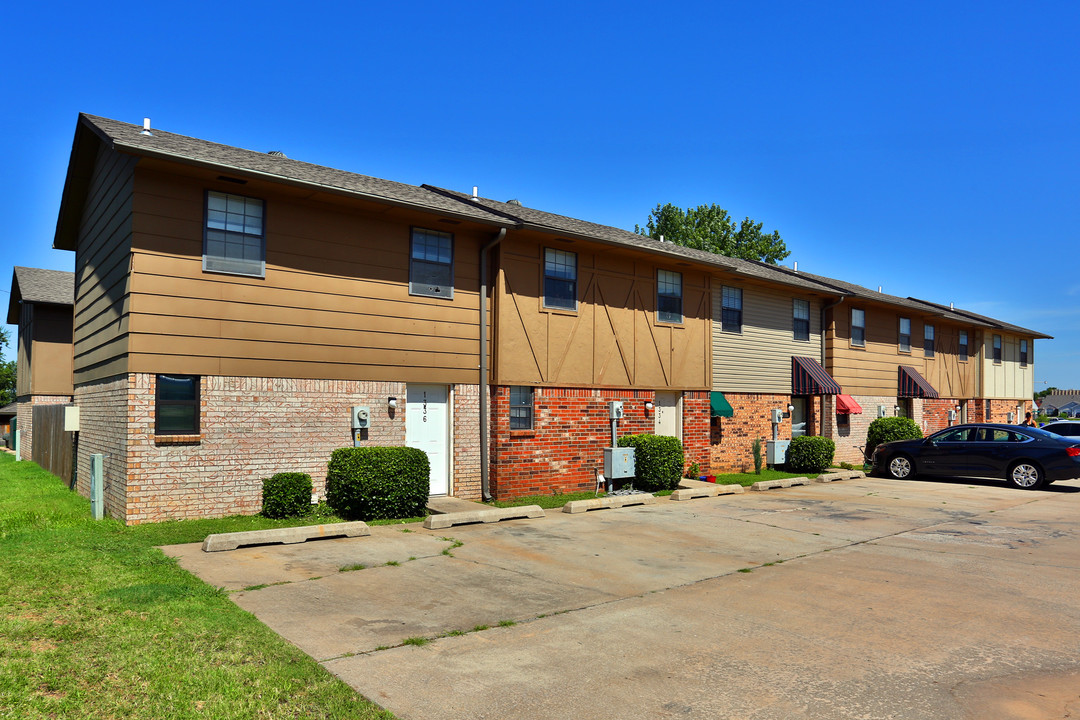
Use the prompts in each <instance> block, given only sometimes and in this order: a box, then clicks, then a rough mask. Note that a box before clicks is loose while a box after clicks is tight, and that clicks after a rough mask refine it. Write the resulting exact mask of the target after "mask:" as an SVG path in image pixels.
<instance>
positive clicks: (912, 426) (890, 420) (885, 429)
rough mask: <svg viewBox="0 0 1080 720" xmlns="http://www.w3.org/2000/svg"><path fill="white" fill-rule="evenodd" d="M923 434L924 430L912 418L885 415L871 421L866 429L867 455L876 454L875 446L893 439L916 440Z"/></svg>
mask: <svg viewBox="0 0 1080 720" xmlns="http://www.w3.org/2000/svg"><path fill="white" fill-rule="evenodd" d="M922 436H923V434H922V430H921V429H919V426H918V425H917V424H916V423H915V421H914V420H912V419H911V418H906V417H885V418H878V419H877V420H875V421H873V422H872V423H870V427H869V428H867V430H866V457H867V458H869V457H871V456H873V454H874V448H876V447H877V446H878V445H880V444H881V443H886V442H892V441H893V440H914V439H916V438H921V437H922Z"/></svg>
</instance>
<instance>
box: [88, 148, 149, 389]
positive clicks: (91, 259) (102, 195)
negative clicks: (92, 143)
mask: <svg viewBox="0 0 1080 720" xmlns="http://www.w3.org/2000/svg"><path fill="white" fill-rule="evenodd" d="M135 162H136V160H135V158H133V157H130V156H127V155H123V154H120V153H117V152H113V151H110V150H107V149H104V148H102V149H101V150H100V151H99V152H98V157H97V159H96V162H95V167H94V172H93V175H92V178H91V181H90V187H89V190H88V192H87V199H86V204H85V207H84V210H83V216H82V219H81V222H80V224H79V237H78V249H77V251H76V261H75V322H74V333H73V339H74V371H75V381H76V382H78V383H83V382H90V381H93V380H97V379H101V378H105V377H108V376H109V375H112V374H115V373H116V371H117V369H118V368H119V369H120V371H123V370H124V369H125V368H124V365H125V361H124V358H125V356H126V353H127V333H126V312H127V309H128V304H127V295H128V276H127V271H128V263H129V257H130V251H131V211H132V191H133V181H134V166H135Z"/></svg>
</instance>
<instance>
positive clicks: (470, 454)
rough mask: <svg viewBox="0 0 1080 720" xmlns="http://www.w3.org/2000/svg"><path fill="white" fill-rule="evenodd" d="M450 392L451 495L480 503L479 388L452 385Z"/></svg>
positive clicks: (476, 386)
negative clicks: (451, 425) (451, 438)
mask: <svg viewBox="0 0 1080 720" xmlns="http://www.w3.org/2000/svg"><path fill="white" fill-rule="evenodd" d="M451 390H452V393H451V395H452V398H453V448H454V451H453V453H452V455H453V459H452V460H451V462H452V463H453V477H452V478H451V482H452V483H453V487H452V489H451V494H452V495H454V497H459V498H463V499H465V500H480V499H481V495H482V493H481V487H480V485H481V480H480V386H479V385H454V386H453V387H452V388H451Z"/></svg>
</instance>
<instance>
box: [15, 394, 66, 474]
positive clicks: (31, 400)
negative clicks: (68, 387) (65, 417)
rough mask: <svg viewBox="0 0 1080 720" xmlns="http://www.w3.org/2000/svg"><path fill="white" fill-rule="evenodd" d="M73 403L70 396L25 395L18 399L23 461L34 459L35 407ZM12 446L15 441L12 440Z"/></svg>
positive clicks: (17, 415)
mask: <svg viewBox="0 0 1080 720" xmlns="http://www.w3.org/2000/svg"><path fill="white" fill-rule="evenodd" d="M70 402H71V396H70V395H23V396H22V397H20V398H19V399H18V405H17V406H16V408H15V412H16V415H15V416H16V417H17V418H18V422H17V426H16V428H15V429H16V430H20V431H21V432H20V433H19V458H20V459H22V460H32V459H33V446H34V406H35V405H67V404H69V403H70ZM11 442H12V444H14V443H15V439H14V438H12V440H11Z"/></svg>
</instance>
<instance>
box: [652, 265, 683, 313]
mask: <svg viewBox="0 0 1080 720" xmlns="http://www.w3.org/2000/svg"><path fill="white" fill-rule="evenodd" d="M656 319H657V320H659V321H660V322H667V323H681V322H682V320H683V314H682V273H677V272H672V271H670V270H657V271H656Z"/></svg>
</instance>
